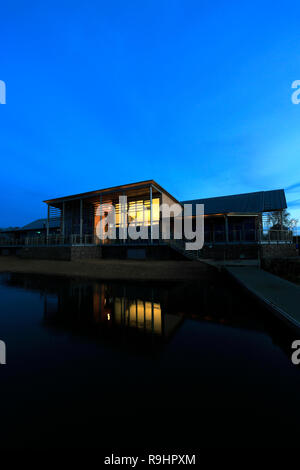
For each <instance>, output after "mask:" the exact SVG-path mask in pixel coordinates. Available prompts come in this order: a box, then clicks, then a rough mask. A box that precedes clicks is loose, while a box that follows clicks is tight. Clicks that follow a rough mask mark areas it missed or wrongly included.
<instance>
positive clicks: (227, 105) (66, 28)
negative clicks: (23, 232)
mask: <svg viewBox="0 0 300 470" xmlns="http://www.w3.org/2000/svg"><path fill="white" fill-rule="evenodd" d="M299 18H300V5H299V4H297V2H293V3H292V4H290V3H287V2H282V1H279V2H276V1H272V2H264V1H262V0H260V1H255V0H254V1H253V0H252V1H245V2H241V1H237V2H234V1H222V2H218V1H214V2H211V1H199V0H198V1H190V0H184V1H183V0H181V1H176V0H169V1H164V0H151V1H148V0H142V1H141V0H139V1H130V0H126V1H124V0H122V1H114V0H111V1H109V2H108V1H105V2H104V1H101V0H100V1H90V0H86V1H85V2H81V1H80V2H79V1H76V0H72V1H66V0H60V1H56V0H53V1H51V2H50V1H47V0H39V1H33V0H26V1H17V0H16V1H10V2H2V4H1V28H0V40H1V48H0V80H3V81H5V83H6V87H7V98H6V100H7V103H6V105H0V137H1V139H0V152H1V173H0V178H1V204H0V207H1V213H0V227H6V226H9V225H19V226H21V225H24V224H26V223H28V222H30V221H31V220H33V219H36V218H40V217H45V216H46V206H45V205H44V204H43V203H42V200H43V199H47V198H52V197H56V196H63V195H68V194H73V193H79V192H84V191H89V190H94V189H100V188H105V187H109V186H115V185H119V184H125V183H130V182H136V181H140V180H145V179H155V180H156V181H157V182H158V183H159V184H161V185H162V186H163V187H165V189H167V190H168V191H169V192H170V193H172V194H173V195H174V196H176V197H177V198H178V199H180V200H183V199H192V198H199V197H210V196H221V195H226V194H235V193H240V192H250V191H260V190H269V189H277V188H285V189H287V188H289V189H287V191H286V195H287V200H288V203H289V210H290V212H291V213H292V215H293V216H295V217H299V219H300V104H299V105H295V104H293V103H292V100H291V96H292V92H293V90H292V88H291V85H292V82H293V81H294V80H300V27H299Z"/></svg>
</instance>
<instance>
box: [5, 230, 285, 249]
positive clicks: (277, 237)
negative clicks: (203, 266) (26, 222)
mask: <svg viewBox="0 0 300 470" xmlns="http://www.w3.org/2000/svg"><path fill="white" fill-rule="evenodd" d="M204 240H205V243H207V244H218V243H232V244H235V243H257V244H266V243H267V244H281V243H293V232H292V231H291V230H267V229H264V230H229V232H228V240H226V234H225V232H224V231H222V230H219V231H218V230H217V231H214V232H207V231H205V233H204ZM184 243H185V241H184V240H174V239H171V240H164V239H161V238H160V239H153V240H152V241H151V240H150V239H147V240H143V239H141V238H139V239H137V240H132V239H130V238H128V239H126V240H121V239H115V240H111V239H105V240H100V239H99V238H98V237H97V236H96V235H93V234H86V235H83V236H82V237H80V235H79V234H71V235H68V236H65V237H64V236H62V235H60V234H51V235H49V236H48V237H46V236H39V237H25V238H21V239H16V240H14V239H9V238H0V246H2V247H10V246H14V247H18V246H45V245H56V246H57V245H101V244H104V245H121V244H126V245H137V244H139V245H148V244H152V245H158V244H169V245H171V246H173V247H174V248H175V249H176V248H177V249H180V250H182V249H183V246H184Z"/></svg>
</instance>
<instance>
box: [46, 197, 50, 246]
mask: <svg viewBox="0 0 300 470" xmlns="http://www.w3.org/2000/svg"><path fill="white" fill-rule="evenodd" d="M49 221H50V205H49V204H48V206H47V245H48V242H49Z"/></svg>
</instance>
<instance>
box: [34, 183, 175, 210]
mask: <svg viewBox="0 0 300 470" xmlns="http://www.w3.org/2000/svg"><path fill="white" fill-rule="evenodd" d="M150 186H152V187H153V188H156V189H158V190H159V191H160V192H163V193H165V194H166V195H167V196H169V197H170V198H171V199H173V200H174V201H175V202H179V201H178V200H177V199H176V198H175V197H174V196H172V194H170V193H168V191H166V190H165V189H164V188H163V187H162V186H160V185H159V184H158V183H156V181H154V180H145V181H138V182H137V183H129V184H123V185H121V186H112V187H110V188H104V189H97V190H95V191H88V192H87V193H79V194H72V195H69V196H64V197H58V198H54V199H46V200H45V201H43V202H46V203H47V204H52V205H55V204H57V203H60V204H61V203H62V202H64V201H70V200H74V199H84V198H90V197H93V196H99V195H100V194H110V193H114V192H121V191H126V190H132V189H143V188H147V187H150Z"/></svg>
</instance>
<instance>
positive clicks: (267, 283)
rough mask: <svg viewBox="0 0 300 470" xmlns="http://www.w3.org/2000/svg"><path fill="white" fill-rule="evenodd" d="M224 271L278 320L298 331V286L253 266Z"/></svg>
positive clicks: (299, 312) (299, 311)
mask: <svg viewBox="0 0 300 470" xmlns="http://www.w3.org/2000/svg"><path fill="white" fill-rule="evenodd" d="M225 270H226V271H227V272H228V273H229V274H230V275H231V276H232V277H233V278H234V279H235V280H236V281H237V282H239V284H241V285H242V286H243V287H245V288H246V289H247V290H248V291H249V292H251V294H253V295H254V296H256V297H257V298H258V299H259V300H260V301H261V302H263V303H264V304H265V305H266V306H267V307H268V308H269V309H270V310H272V311H273V312H274V313H275V314H276V315H277V316H278V317H279V318H281V319H282V320H284V321H285V322H287V323H288V324H289V325H290V326H293V327H294V328H297V329H299V330H300V286H297V285H296V284H293V283H292V282H289V281H286V280H285V279H282V278H280V277H278V276H275V275H274V274H270V273H268V272H267V271H264V270H262V269H259V268H257V267H255V266H241V267H240V266H227V267H225Z"/></svg>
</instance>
